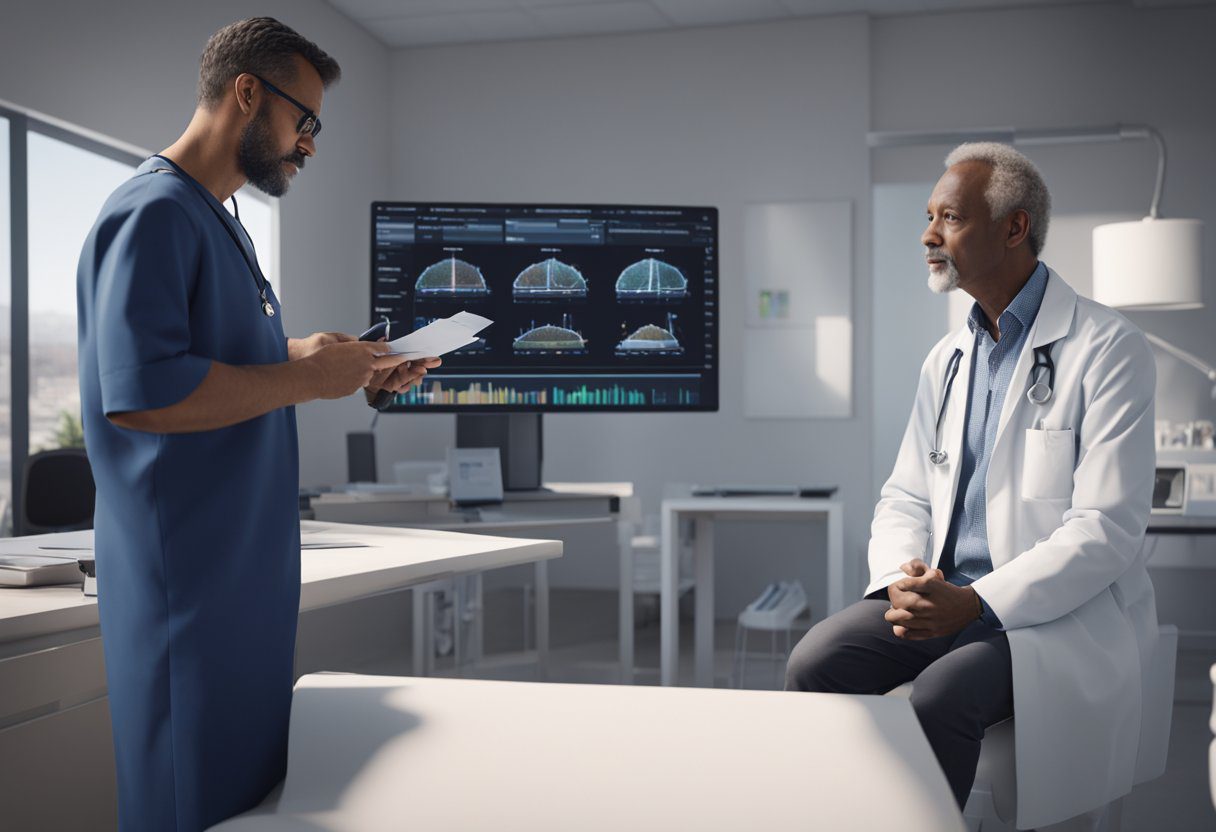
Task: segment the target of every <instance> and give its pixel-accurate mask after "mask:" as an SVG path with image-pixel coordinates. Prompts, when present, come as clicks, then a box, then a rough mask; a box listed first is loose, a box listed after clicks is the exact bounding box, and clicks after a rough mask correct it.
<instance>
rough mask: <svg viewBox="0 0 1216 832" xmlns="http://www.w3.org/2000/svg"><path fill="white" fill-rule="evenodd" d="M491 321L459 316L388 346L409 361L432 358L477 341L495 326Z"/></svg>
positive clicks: (465, 313) (431, 324)
mask: <svg viewBox="0 0 1216 832" xmlns="http://www.w3.org/2000/svg"><path fill="white" fill-rule="evenodd" d="M492 323H493V321H491V320H490V319H489V318H483V317H482V316H480V315H474V314H473V313H472V312H457V313H456V314H455V315H453V316H452V317H450V318H440V319H439V320H437V321H432V322H431V323H429V324H427V325H426V326H424V327H422V328H421V329H416V330H414V331H413V332H411V333H410V334H409V335H405V336H403V337H401V338H398V339H397V340H395V341H390V342H389V347H390V348H391V349H392V354H393V355H404V356H406V357H407V358H432V357H436V356H440V355H444V354H445V353H449V352H451V351H452V350H458V349H460V348H461V347H463V346H466V345H468V344H471V343H473V342H474V341H476V340H477V333H478V332H480V331H481V330H483V329H485V328H486V327H487V326H489V325H490V324H492Z"/></svg>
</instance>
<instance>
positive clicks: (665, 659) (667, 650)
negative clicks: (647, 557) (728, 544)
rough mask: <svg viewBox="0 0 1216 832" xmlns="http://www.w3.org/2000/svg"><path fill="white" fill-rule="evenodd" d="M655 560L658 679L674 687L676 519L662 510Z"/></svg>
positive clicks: (677, 630) (677, 617) (676, 667)
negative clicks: (657, 595) (658, 556)
mask: <svg viewBox="0 0 1216 832" xmlns="http://www.w3.org/2000/svg"><path fill="white" fill-rule="evenodd" d="M662 511H663V514H662V526H661V529H660V535H661V539H660V548H659V552H660V561H659V680H660V682H661V683H662V684H664V685H669V686H670V685H674V684H676V682H677V681H678V676H679V672H680V604H679V602H680V597H679V594H678V590H679V580H680V516H679V515H678V514H677V513H676V512H674V511H672V510H671V509H669V508H666V507H664V508H663V510H662Z"/></svg>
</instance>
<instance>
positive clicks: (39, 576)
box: [0, 554, 84, 586]
mask: <svg viewBox="0 0 1216 832" xmlns="http://www.w3.org/2000/svg"><path fill="white" fill-rule="evenodd" d="M83 580H84V573H83V572H81V571H80V567H79V566H78V565H77V564H76V558H74V557H59V556H56V555H40V554H7V555H0V586H46V585H49V584H78V583H80V582H81V581H83Z"/></svg>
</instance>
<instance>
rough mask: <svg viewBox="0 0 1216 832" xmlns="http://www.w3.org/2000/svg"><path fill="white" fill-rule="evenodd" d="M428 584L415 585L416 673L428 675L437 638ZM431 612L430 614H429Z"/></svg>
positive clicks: (417, 674) (416, 674)
mask: <svg viewBox="0 0 1216 832" xmlns="http://www.w3.org/2000/svg"><path fill="white" fill-rule="evenodd" d="M428 586H429V585H428V584H422V585H421V586H416V587H414V590H413V591H414V675H415V676H426V675H427V664H428V662H427V658H428V657H429V655H430V650H431V649H433V645H434V643H435V640H434V638H433V636H432V634H431V622H433V621H434V620H435V616H434V613H433V611H432V610H431V604H430V601H431V597H432V596H431V593H430V592H429V591H427V587H428ZM428 613H430V615H428Z"/></svg>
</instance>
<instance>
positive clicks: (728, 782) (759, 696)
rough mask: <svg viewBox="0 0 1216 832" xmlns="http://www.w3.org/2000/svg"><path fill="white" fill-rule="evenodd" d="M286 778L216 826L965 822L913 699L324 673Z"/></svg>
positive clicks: (930, 825) (734, 826)
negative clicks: (888, 818) (888, 816)
mask: <svg viewBox="0 0 1216 832" xmlns="http://www.w3.org/2000/svg"><path fill="white" fill-rule="evenodd" d="M287 755H288V756H287V777H286V780H285V781H284V783H283V787H282V790H281V792H279V793H276V794H274V795H272V796H271V797H269V798H268V799H267V800H266V801H265V802H264V803H263V804H262V805H261V806H259V807H258V808H256V809H254V810H252V811H250V812H247V813H245V814H244V815H240V816H238V817H236V818H233V819H231V820H228V821H225V822H223V823H220V824H218V825H216V826H214V827H212V832H272V830H273V832H297V831H298V832H326V831H329V832H339V830H341V831H342V832H346V830H360V832H381V831H382V830H383V832H390V830H391V832H397V830H401V829H419V830H437V829H452V830H482V829H485V830H502V832H515V831H516V830H518V831H519V832H550V830H553V832H557V830H562V832H564V831H565V830H570V829H578V830H582V831H583V832H619V830H639V832H650V830H655V832H674V831H675V830H685V829H692V830H705V832H717V830H724V831H725V830H731V832H733V830H745V829H773V830H777V829H823V830H832V832H850V830H873V829H877V828H882V827H883V826H884V825H890V824H885V823H884V818H883V817H882V811H883V810H881V809H880V808H879V807H878V806H877V805H876V803H875V799H876V798H875V795H876V794H881V799H882V803H883V804H884V805H886V806H888V807H892V808H891V811H894V812H896V813H897V815H898V818H899V821H898V823H896V824H894V826H897V827H898V828H899V829H900V830H901V832H962V830H963V828H964V827H963V821H962V817H961V816H960V815H959V812H958V809H957V808H956V807H955V804H954V798H953V797H952V796H951V793H950V790H949V787H948V786H947V784H946V778H945V777H944V776H943V775H942V773H941V769H940V768H939V767H938V765H937V761H936V760H935V759H934V756H933V752H932V750H931V749H930V747H929V743H928V742H927V741H926V740H925V736H924V734H923V733H922V732H921V729H920V724H919V723H918V722H917V720H916V715H915V713H914V712H913V711H912V707H911V704H910V703H909V702H908V701H907V700H905V699H897V698H894V697H882V696H843V695H834V694H814V693H796V694H795V693H783V692H775V691H738V690H697V689H692V688H680V689H673V688H656V687H630V686H625V685H563V684H537V683H534V682H493V681H482V680H472V679H414V678H399V677H396V678H395V677H386V676H354V675H313V676H305V677H303V678H302V679H300V681H299V683H298V684H297V686H296V692H295V697H294V700H293V703H292V709H291V727H290V734H289V740H288V752H287Z"/></svg>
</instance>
